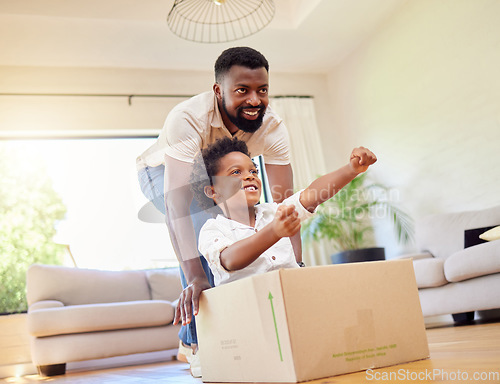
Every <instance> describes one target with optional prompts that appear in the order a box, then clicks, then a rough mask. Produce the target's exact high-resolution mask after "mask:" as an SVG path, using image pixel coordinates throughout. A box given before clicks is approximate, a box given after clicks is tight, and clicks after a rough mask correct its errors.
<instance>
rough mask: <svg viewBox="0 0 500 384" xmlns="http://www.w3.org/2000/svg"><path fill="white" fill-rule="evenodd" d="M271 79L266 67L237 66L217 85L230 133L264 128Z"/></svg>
mask: <svg viewBox="0 0 500 384" xmlns="http://www.w3.org/2000/svg"><path fill="white" fill-rule="evenodd" d="M268 83H269V76H268V73H267V71H266V69H265V68H264V67H261V68H257V69H250V68H246V67H242V66H239V65H234V66H233V67H231V69H230V70H229V71H228V72H227V73H226V75H225V76H224V77H223V79H222V81H221V82H220V84H219V83H216V84H215V85H214V91H215V94H216V95H217V99H218V101H219V106H222V108H221V115H222V120H223V121H224V124H225V125H226V127H227V128H228V129H229V131H230V132H231V133H235V132H236V131H237V130H238V129H241V130H242V131H245V132H250V133H253V132H255V131H256V130H257V129H259V128H260V126H261V125H262V120H263V119H264V114H265V112H266V108H267V106H268V104H269V96H268V88H269V84H268Z"/></svg>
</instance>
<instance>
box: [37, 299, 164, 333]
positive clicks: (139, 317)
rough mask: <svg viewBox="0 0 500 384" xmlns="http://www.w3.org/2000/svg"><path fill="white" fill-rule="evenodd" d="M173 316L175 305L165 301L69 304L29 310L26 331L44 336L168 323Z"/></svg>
mask: <svg viewBox="0 0 500 384" xmlns="http://www.w3.org/2000/svg"><path fill="white" fill-rule="evenodd" d="M173 319H174V307H173V306H172V304H171V303H170V302H167V301H156V300H147V301H129V302H123V303H109V304H88V305H72V306H69V307H62V308H61V307H59V308H48V309H39V310H33V311H32V310H30V312H29V313H28V331H29V333H30V334H31V335H32V336H36V337H43V336H53V335H64V334H72V333H84V332H97V331H107V330H116V329H129V328H143V327H154V326H161V325H167V324H170V323H172V321H173Z"/></svg>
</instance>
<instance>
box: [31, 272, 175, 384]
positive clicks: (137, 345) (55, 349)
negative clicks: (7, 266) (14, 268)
mask: <svg viewBox="0 0 500 384" xmlns="http://www.w3.org/2000/svg"><path fill="white" fill-rule="evenodd" d="M181 289H182V287H181V284H180V279H179V270H178V268H173V269H158V270H146V271H119V272H117V271H101V270H92V269H77V268H67V267H60V266H50V265H40V264H35V265H32V266H31V267H30V268H29V269H28V271H27V298H28V315H27V322H28V332H29V334H30V339H31V356H32V361H33V363H34V364H35V365H36V366H37V367H38V371H39V373H40V374H43V375H48V376H51V375H56V374H63V373H65V370H66V363H68V362H74V361H83V360H93V359H100V358H107V357H114V356H122V355H129V354H134V353H144V352H153V351H161V350H168V349H175V348H177V347H178V343H179V338H178V336H177V333H178V331H179V327H178V326H174V325H172V320H173V317H174V310H175V301H176V300H177V299H178V297H179V294H180V292H181Z"/></svg>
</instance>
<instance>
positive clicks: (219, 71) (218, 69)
mask: <svg viewBox="0 0 500 384" xmlns="http://www.w3.org/2000/svg"><path fill="white" fill-rule="evenodd" d="M234 65H240V66H242V67H246V68H250V69H257V68H262V67H264V68H265V69H266V71H267V72H269V63H268V62H267V59H266V58H265V57H264V55H263V54H262V53H260V52H259V51H256V50H255V49H253V48H249V47H233V48H229V49H226V50H225V51H224V52H222V53H221V54H220V56H219V57H218V58H217V61H216V62H215V66H214V70H215V81H216V82H220V81H221V80H222V78H223V77H224V75H225V74H226V73H227V72H228V71H229V70H230V69H231V67H233V66H234Z"/></svg>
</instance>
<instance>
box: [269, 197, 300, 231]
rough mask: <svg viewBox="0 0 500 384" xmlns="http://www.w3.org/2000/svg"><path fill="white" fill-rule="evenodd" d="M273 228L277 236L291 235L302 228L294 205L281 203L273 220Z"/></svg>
mask: <svg viewBox="0 0 500 384" xmlns="http://www.w3.org/2000/svg"><path fill="white" fill-rule="evenodd" d="M272 225H273V230H274V232H275V233H276V235H277V236H279V237H280V238H281V237H290V236H293V235H295V234H296V233H297V232H298V231H299V230H300V219H299V215H298V213H297V212H296V211H295V207H294V206H293V205H280V206H279V207H278V210H277V211H276V214H275V215H274V220H273V223H272Z"/></svg>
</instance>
